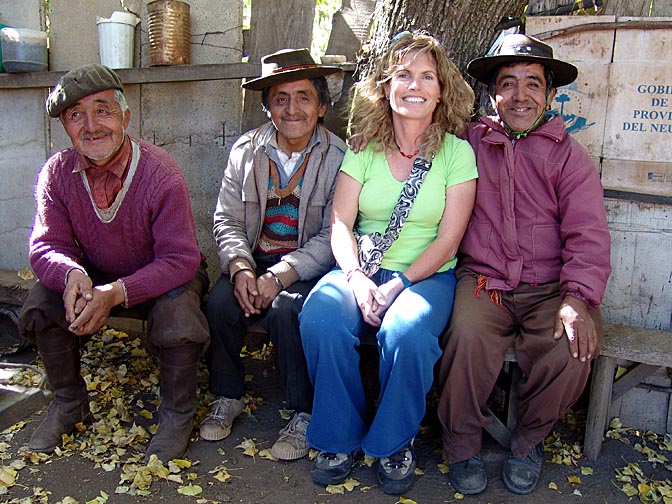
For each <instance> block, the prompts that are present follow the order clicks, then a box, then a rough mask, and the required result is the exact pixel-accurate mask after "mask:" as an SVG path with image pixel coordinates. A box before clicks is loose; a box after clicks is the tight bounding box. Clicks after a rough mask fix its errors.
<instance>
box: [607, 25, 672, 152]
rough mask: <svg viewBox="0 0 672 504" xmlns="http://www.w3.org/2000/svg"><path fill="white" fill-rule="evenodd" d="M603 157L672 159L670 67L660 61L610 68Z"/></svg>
mask: <svg viewBox="0 0 672 504" xmlns="http://www.w3.org/2000/svg"><path fill="white" fill-rule="evenodd" d="M671 31H672V30H671ZM602 154H603V156H604V157H605V158H608V159H625V160H633V161H654V162H669V160H670V159H672V66H671V65H669V64H661V62H660V61H643V62H637V61H614V62H613V63H612V64H611V70H610V75H609V102H608V111H607V120H606V129H605V140H604V148H603V151H602Z"/></svg>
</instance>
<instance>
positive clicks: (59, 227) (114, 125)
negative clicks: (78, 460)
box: [19, 64, 209, 462]
mask: <svg viewBox="0 0 672 504" xmlns="http://www.w3.org/2000/svg"><path fill="white" fill-rule="evenodd" d="M46 108H47V112H48V114H49V116H51V117H54V118H58V119H59V120H60V121H61V123H62V124H63V127H64V128H65V131H66V132H67V134H68V136H69V137H70V140H71V141H72V145H73V147H71V148H68V149H65V150H63V151H61V152H58V153H56V154H54V155H53V156H52V157H51V158H50V159H48V160H47V162H46V163H45V164H44V166H43V167H42V169H41V171H40V174H39V176H38V180H37V186H36V188H35V199H36V203H37V212H36V216H35V223H34V227H33V231H32V234H31V236H30V244H29V248H30V250H29V255H30V264H31V266H32V268H33V270H34V271H35V274H36V275H37V278H38V279H39V282H38V283H37V284H36V285H35V286H34V287H33V289H32V290H31V292H30V294H29V296H28V299H27V300H26V302H25V304H24V306H23V309H22V311H21V316H20V318H19V328H20V331H21V335H22V337H24V338H26V339H27V340H28V341H30V342H32V343H35V344H37V347H38V350H39V353H40V357H41V358H42V362H43V363H44V367H45V369H46V372H47V378H48V380H49V384H50V386H51V388H52V389H53V392H54V399H53V401H52V402H51V404H50V405H49V410H48V412H47V416H46V418H45V419H44V421H43V422H42V423H41V424H40V425H39V426H38V427H37V428H36V429H35V431H34V433H33V435H32V438H31V440H30V449H31V450H34V451H40V452H51V451H53V450H54V449H55V448H56V447H57V446H58V445H60V444H61V439H62V434H67V433H70V432H71V431H72V430H73V428H74V426H75V424H76V423H79V422H82V421H86V420H87V419H88V417H89V415H90V411H89V401H88V396H87V391H86V384H85V383H84V380H83V378H82V375H81V373H80V355H79V349H80V346H82V345H83V344H84V343H85V342H86V341H88V339H89V338H90V337H91V335H92V334H94V333H95V332H96V331H98V329H100V327H101V326H102V325H103V324H105V323H106V321H107V319H108V317H109V316H110V315H122V314H123V315H124V316H134V317H141V318H144V319H146V320H147V321H148V334H147V336H146V341H145V343H146V346H147V347H148V349H149V351H150V352H152V353H154V354H156V355H158V357H159V362H160V386H161V396H162V402H161V405H160V407H159V415H158V416H159V427H158V431H157V432H156V434H155V435H154V437H153V438H152V440H151V442H150V443H149V446H148V448H147V452H146V455H145V459H146V460H149V458H150V456H151V455H152V454H156V455H157V456H158V457H159V459H161V460H162V461H163V462H167V461H168V460H170V459H173V458H177V457H180V456H182V454H183V453H184V451H185V449H186V447H187V443H188V441H189V436H190V435H191V431H192V417H193V414H194V411H195V408H196V371H197V367H198V362H199V359H200V357H201V355H202V354H203V352H204V351H205V348H206V347H207V345H208V342H209V332H208V326H207V322H206V320H205V316H204V315H203V313H202V312H201V310H200V302H201V299H202V297H203V296H204V295H205V293H206V291H207V288H208V278H207V274H206V272H205V268H204V261H203V257H202V254H201V253H200V251H199V249H198V243H197V241H196V229H195V224H194V218H193V215H192V210H191V204H190V200H189V194H188V191H187V186H186V183H185V180H184V177H183V175H182V172H181V171H180V168H179V166H178V165H177V163H176V162H175V160H174V159H173V158H172V157H170V155H168V153H166V152H165V151H163V150H161V149H159V148H158V147H156V146H154V145H152V144H150V143H148V142H145V141H143V140H139V139H136V138H131V137H129V136H128V135H127V134H126V133H125V129H126V127H127V126H128V123H129V121H130V114H131V112H130V110H129V108H128V105H127V103H126V99H125V98H124V94H123V84H122V82H121V80H120V79H119V76H118V75H117V74H116V73H115V72H114V71H113V70H110V69H109V68H107V67H105V66H102V65H97V64H92V65H84V66H82V67H78V68H75V69H73V70H71V71H69V72H68V73H66V74H65V75H64V76H63V77H62V78H61V80H60V81H59V82H58V85H57V86H56V87H55V88H54V89H53V90H52V91H51V93H50V94H49V96H48V98H47V102H46Z"/></svg>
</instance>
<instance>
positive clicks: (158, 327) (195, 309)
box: [19, 265, 210, 355]
mask: <svg viewBox="0 0 672 504" xmlns="http://www.w3.org/2000/svg"><path fill="white" fill-rule="evenodd" d="M90 274H91V277H92V278H93V280H94V283H95V282H96V275H95V273H91V272H90ZM208 285H209V280H208V275H207V273H206V271H205V267H204V265H201V267H200V268H199V269H198V271H197V272H196V276H195V277H194V278H193V279H192V280H191V281H190V282H187V283H186V284H184V285H182V286H180V287H177V288H175V289H173V290H171V291H169V292H167V293H166V294H164V295H162V296H159V297H158V298H155V299H150V300H148V301H145V302H144V303H141V304H139V305H136V306H134V307H132V308H128V309H125V308H122V307H120V306H116V307H114V308H113V309H112V312H111V313H110V315H111V316H115V317H128V318H136V319H142V320H147V329H148V330H147V337H146V340H145V342H144V343H145V346H146V347H147V349H148V350H149V351H150V353H152V354H153V355H158V353H159V351H160V350H161V349H163V348H175V347H179V346H183V345H191V344H198V345H202V353H205V350H206V348H207V346H208V343H209V342H210V332H209V330H208V323H207V321H206V319H205V315H204V314H203V312H202V311H201V300H202V299H203V296H205V294H206V293H207V290H208ZM68 327H69V324H68V322H67V321H66V320H65V309H64V307H63V298H62V296H61V294H60V293H58V292H55V291H52V290H50V289H48V288H46V287H45V286H44V285H43V284H41V283H39V282H38V283H36V284H35V285H34V286H33V288H32V289H31V290H30V293H29V294H28V298H27V299H26V301H25V302H24V304H23V308H22V309H21V314H20V316H19V333H20V335H21V338H22V340H24V342H25V341H27V342H29V343H31V344H37V343H38V341H39V340H38V337H37V336H38V335H39V334H45V333H47V332H50V331H59V332H62V333H63V336H64V337H65V335H66V334H68V335H70V336H72V337H75V338H76V339H77V340H78V342H79V344H80V345H81V344H83V343H84V342H86V341H88V340H89V339H90V336H84V337H82V338H77V337H76V336H75V335H74V334H72V333H70V331H68Z"/></svg>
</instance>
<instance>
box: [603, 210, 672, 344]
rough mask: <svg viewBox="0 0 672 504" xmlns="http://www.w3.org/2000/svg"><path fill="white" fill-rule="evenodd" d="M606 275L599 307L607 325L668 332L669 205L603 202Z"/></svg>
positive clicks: (671, 295) (671, 315) (671, 312)
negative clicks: (606, 227) (608, 241)
mask: <svg viewBox="0 0 672 504" xmlns="http://www.w3.org/2000/svg"><path fill="white" fill-rule="evenodd" d="M605 205H606V210H607V221H608V222H609V230H610V232H611V267H612V272H611V276H610V277H609V282H608V284H607V290H606V292H605V295H604V301H603V303H602V314H603V316H604V319H605V320H606V321H608V322H611V323H616V324H627V325H633V326H638V327H650V328H654V329H662V330H667V331H669V330H671V326H670V320H672V289H670V278H671V277H672V270H671V268H672V266H671V263H670V250H672V234H670V232H669V229H670V219H671V218H672V215H671V214H672V206H670V205H663V204H657V203H644V202H637V201H626V200H616V199H611V198H607V199H606V200H605Z"/></svg>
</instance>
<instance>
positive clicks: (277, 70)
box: [271, 65, 320, 74]
mask: <svg viewBox="0 0 672 504" xmlns="http://www.w3.org/2000/svg"><path fill="white" fill-rule="evenodd" d="M308 68H320V65H292V66H284V67H277V68H274V69H273V71H272V72H271V73H274V74H276V73H281V72H289V71H292V70H303V69H308Z"/></svg>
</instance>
